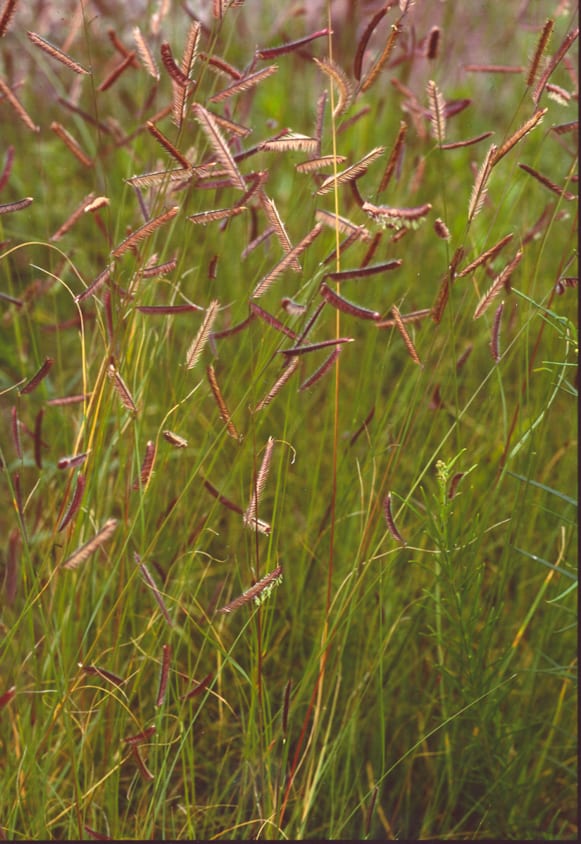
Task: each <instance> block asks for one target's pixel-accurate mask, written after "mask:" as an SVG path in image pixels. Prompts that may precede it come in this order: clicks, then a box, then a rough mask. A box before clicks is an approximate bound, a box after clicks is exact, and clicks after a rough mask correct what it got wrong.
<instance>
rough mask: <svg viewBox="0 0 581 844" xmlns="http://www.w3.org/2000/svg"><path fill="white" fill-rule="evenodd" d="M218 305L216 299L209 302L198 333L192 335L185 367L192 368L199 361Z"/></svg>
mask: <svg viewBox="0 0 581 844" xmlns="http://www.w3.org/2000/svg"><path fill="white" fill-rule="evenodd" d="M219 305H220V303H219V302H218V300H217V299H213V300H212V301H211V302H210V305H209V306H208V310H207V311H206V315H205V317H204V321H203V322H202V324H201V326H200V328H199V330H198V333H197V334H196V336H195V337H194V339H193V341H192V343H191V345H190V347H189V349H188V353H187V355H186V367H187V369H193V368H194V366H195V365H196V364H197V362H198V361H199V359H200V357H201V354H202V351H203V350H204V347H205V345H206V343H207V342H208V339H209V337H210V332H211V330H212V326H213V324H214V320H215V319H216V315H217V313H218V307H219Z"/></svg>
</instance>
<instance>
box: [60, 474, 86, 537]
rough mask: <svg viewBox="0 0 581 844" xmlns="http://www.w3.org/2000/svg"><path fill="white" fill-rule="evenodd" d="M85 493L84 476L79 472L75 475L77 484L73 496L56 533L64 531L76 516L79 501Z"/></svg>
mask: <svg viewBox="0 0 581 844" xmlns="http://www.w3.org/2000/svg"><path fill="white" fill-rule="evenodd" d="M84 491H85V476H84V475H83V474H81V472H79V473H78V475H77V483H76V485H75V491H74V492H73V496H72V498H71V502H70V504H69V506H68V507H67V511H66V513H65V514H64V516H63V517H62V519H61V523H60V524H59V526H58V528H57V532H60V531H61V530H64V529H65V528H66V526H67V525H68V524H69V523H70V522H71V520H72V519H73V518H74V516H75V515H76V513H77V511H78V509H79V507H80V506H81V500H82V498H83V493H84Z"/></svg>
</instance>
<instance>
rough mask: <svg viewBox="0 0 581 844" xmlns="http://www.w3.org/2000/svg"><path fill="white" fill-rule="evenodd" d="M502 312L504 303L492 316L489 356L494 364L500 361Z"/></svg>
mask: <svg viewBox="0 0 581 844" xmlns="http://www.w3.org/2000/svg"><path fill="white" fill-rule="evenodd" d="M503 310H504V302H501V303H500V305H499V306H498V308H497V309H496V313H495V314H494V320H493V323H492V335H491V337H490V354H491V355H492V358H493V360H494V362H495V363H498V362H499V360H500V321H501V319H502V312H503Z"/></svg>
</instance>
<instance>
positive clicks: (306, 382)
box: [299, 346, 343, 392]
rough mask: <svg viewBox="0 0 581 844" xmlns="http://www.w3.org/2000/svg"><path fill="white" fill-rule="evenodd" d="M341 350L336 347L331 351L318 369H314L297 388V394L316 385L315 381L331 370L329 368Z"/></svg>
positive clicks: (340, 347) (339, 347)
mask: <svg viewBox="0 0 581 844" xmlns="http://www.w3.org/2000/svg"><path fill="white" fill-rule="evenodd" d="M342 348H343V346H337V348H336V349H333V351H332V352H331V354H330V355H329V357H328V358H326V359H325V360H324V361H323V363H322V364H321V365H320V366H319V368H318V369H316V370H315V371H314V372H313V374H312V375H309V377H308V378H307V379H305V380H304V381H303V383H302V384H301V385H300V386H299V392H303V391H304V390H308V389H310V388H311V387H312V386H313V385H314V384H316V383H317V381H319V380H320V379H321V378H322V377H323V375H325V373H327V372H328V371H329V370H330V369H331V367H332V366H333V364H334V363H335V361H336V360H337V358H338V357H339V355H340V354H341V350H342Z"/></svg>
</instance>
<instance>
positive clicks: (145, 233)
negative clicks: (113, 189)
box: [111, 205, 180, 258]
mask: <svg viewBox="0 0 581 844" xmlns="http://www.w3.org/2000/svg"><path fill="white" fill-rule="evenodd" d="M179 210H180V207H179V205H174V206H173V208H169V209H168V210H167V211H164V213H163V214H160V215H159V217H154V218H153V220H149V222H147V223H145V224H144V225H143V226H140V228H138V229H136V230H135V231H134V232H132V233H131V234H130V235H128V236H127V237H126V238H125V240H123V241H121V243H120V244H119V246H116V247H115V249H114V250H113V251H112V253H111V254H112V255H113V257H114V258H120V257H121V255H124V254H125V252H128V251H129V250H130V249H131V248H132V247H133V246H135V245H136V244H137V243H139V242H140V241H142V240H145V239H146V238H148V237H149V236H150V235H152V234H153V233H154V232H155V231H157V229H158V228H159V227H160V226H163V225H164V224H165V223H168V222H169V221H170V220H173V218H174V217H175V216H176V214H177V213H178V211H179Z"/></svg>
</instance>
